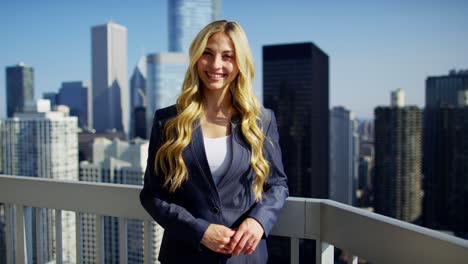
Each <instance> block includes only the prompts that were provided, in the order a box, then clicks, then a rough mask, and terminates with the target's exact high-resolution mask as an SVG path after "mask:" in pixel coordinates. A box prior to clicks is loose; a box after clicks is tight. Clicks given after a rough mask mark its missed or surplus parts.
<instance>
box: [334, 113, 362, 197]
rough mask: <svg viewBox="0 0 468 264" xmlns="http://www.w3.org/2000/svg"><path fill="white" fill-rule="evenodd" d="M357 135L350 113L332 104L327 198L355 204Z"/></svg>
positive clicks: (355, 124)
mask: <svg viewBox="0 0 468 264" xmlns="http://www.w3.org/2000/svg"><path fill="white" fill-rule="evenodd" d="M358 167H359V135H358V133H357V120H355V118H354V114H353V112H351V111H349V110H347V109H346V108H344V107H333V109H332V110H331V113H330V199H332V200H335V201H338V202H341V203H345V204H349V205H355V203H356V190H357V178H358Z"/></svg>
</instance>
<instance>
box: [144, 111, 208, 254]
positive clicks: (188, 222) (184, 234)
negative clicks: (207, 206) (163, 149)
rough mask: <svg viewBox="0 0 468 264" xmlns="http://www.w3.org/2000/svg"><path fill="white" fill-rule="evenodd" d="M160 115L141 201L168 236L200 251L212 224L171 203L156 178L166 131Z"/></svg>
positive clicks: (153, 137)
mask: <svg viewBox="0 0 468 264" xmlns="http://www.w3.org/2000/svg"><path fill="white" fill-rule="evenodd" d="M159 115H161V112H159V110H158V111H156V113H155V116H154V120H153V126H152V129H151V137H150V143H149V148H148V160H147V165H146V172H145V176H144V185H143V189H142V190H141V192H140V201H141V204H142V205H143V207H144V208H145V209H146V211H148V213H149V214H150V215H151V216H152V217H153V219H154V220H155V221H156V222H157V223H158V224H159V225H161V226H162V227H163V228H164V229H165V232H169V233H171V235H174V236H175V237H177V239H181V240H185V241H187V242H190V243H191V244H193V245H194V247H195V248H198V247H199V246H200V242H201V239H202V238H203V235H204V234H205V231H206V229H207V228H208V226H209V224H210V223H209V222H207V221H206V220H204V219H201V218H195V217H194V216H193V215H192V214H191V213H190V212H188V211H187V210H186V209H185V208H183V207H181V206H179V205H177V204H174V203H171V202H170V200H169V196H170V194H169V192H168V191H167V189H166V188H163V177H162V176H160V175H155V171H154V159H155V157H156V152H157V151H158V149H159V147H160V146H161V144H162V129H163V128H162V120H161V118H160V116H159Z"/></svg>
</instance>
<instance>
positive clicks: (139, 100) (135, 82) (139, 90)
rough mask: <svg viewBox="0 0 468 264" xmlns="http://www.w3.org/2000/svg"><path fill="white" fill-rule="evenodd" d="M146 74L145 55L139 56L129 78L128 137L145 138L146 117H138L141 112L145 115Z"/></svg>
mask: <svg viewBox="0 0 468 264" xmlns="http://www.w3.org/2000/svg"><path fill="white" fill-rule="evenodd" d="M146 74H147V71H146V56H141V57H140V59H139V60H138V63H137V65H136V67H135V69H134V70H133V74H132V77H131V78H130V111H131V118H130V124H131V125H130V129H131V133H130V138H135V137H137V136H138V137H140V138H146V118H143V119H141V118H138V117H140V115H142V114H141V112H143V116H144V117H145V116H146V105H147V98H146ZM137 109H138V110H137ZM141 121H143V123H141ZM142 127H143V128H142ZM141 128H142V130H141Z"/></svg>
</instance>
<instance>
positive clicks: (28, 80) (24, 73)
mask: <svg viewBox="0 0 468 264" xmlns="http://www.w3.org/2000/svg"><path fill="white" fill-rule="evenodd" d="M6 93H7V95H6V98H7V100H6V103H7V104H6V105H7V116H8V117H13V114H14V113H18V112H23V108H24V105H25V103H26V102H27V101H32V100H34V69H33V68H32V67H30V66H26V65H25V64H24V63H19V64H18V65H16V66H11V67H7V68H6Z"/></svg>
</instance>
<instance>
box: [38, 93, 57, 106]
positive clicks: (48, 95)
mask: <svg viewBox="0 0 468 264" xmlns="http://www.w3.org/2000/svg"><path fill="white" fill-rule="evenodd" d="M42 99H46V100H49V101H50V107H52V108H54V106H56V105H58V93H56V92H45V93H43V94H42Z"/></svg>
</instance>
